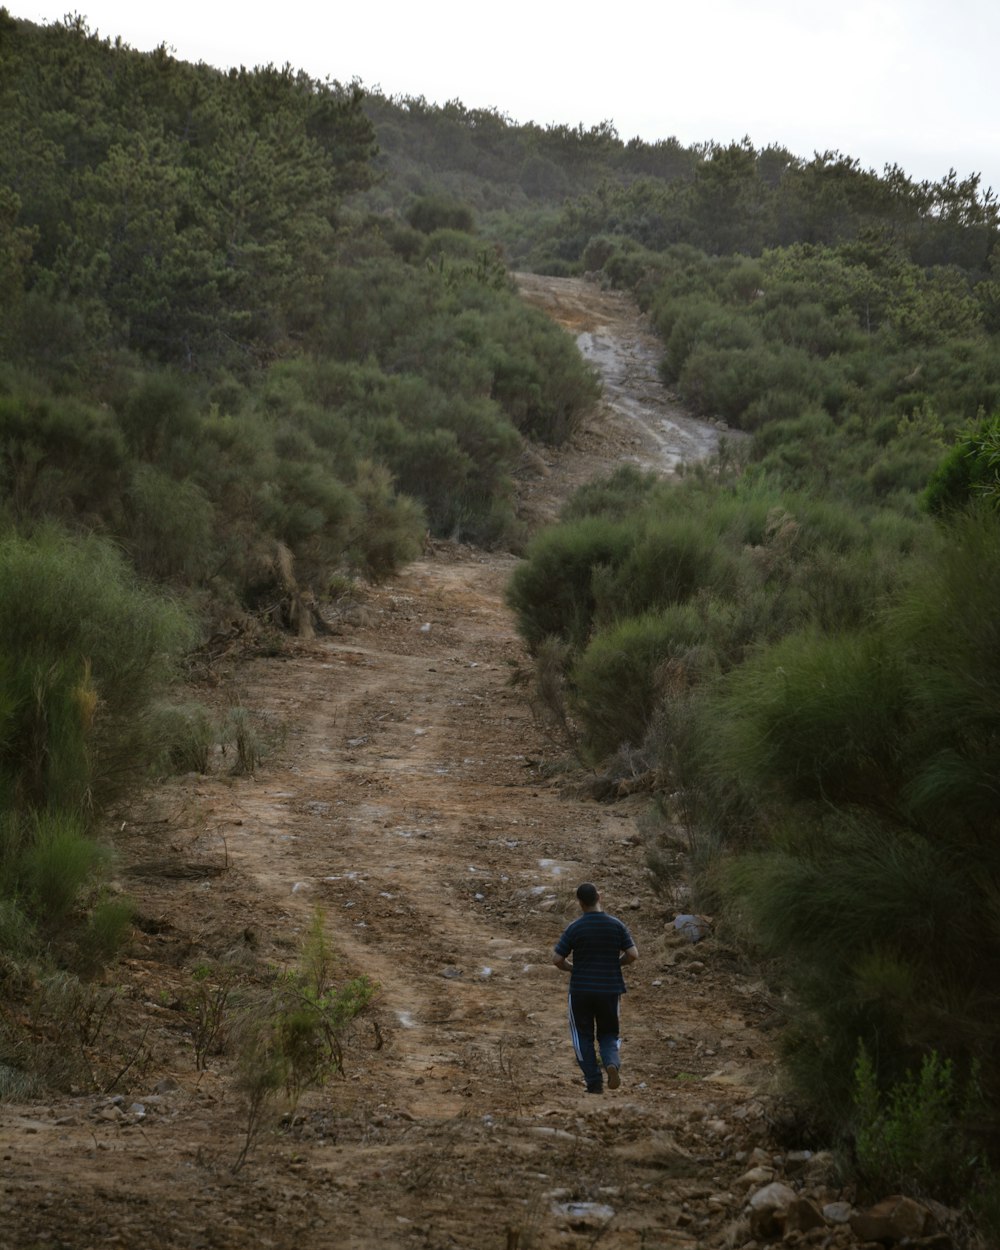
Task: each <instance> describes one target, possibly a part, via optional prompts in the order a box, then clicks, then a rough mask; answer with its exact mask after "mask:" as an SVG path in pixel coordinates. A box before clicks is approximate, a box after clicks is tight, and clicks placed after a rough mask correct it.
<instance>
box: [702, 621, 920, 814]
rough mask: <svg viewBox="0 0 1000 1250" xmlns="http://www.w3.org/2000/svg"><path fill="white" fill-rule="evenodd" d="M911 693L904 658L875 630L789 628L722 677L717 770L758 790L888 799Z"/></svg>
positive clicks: (715, 711)
mask: <svg viewBox="0 0 1000 1250" xmlns="http://www.w3.org/2000/svg"><path fill="white" fill-rule="evenodd" d="M908 693H909V691H908V683H907V670H906V665H905V662H904V660H903V658H902V657H901V656H899V655H898V653H896V652H895V651H894V650H893V649H891V648H890V647H889V646H887V645H886V643H885V642H884V641H883V640H882V639H881V638H879V637H878V636H869V635H867V634H864V633H841V634H836V635H832V636H829V637H823V636H822V635H820V634H818V633H817V632H815V631H812V630H810V631H808V632H806V633H799V634H793V635H790V636H789V637H787V638H784V639H782V640H781V641H779V642H776V643H775V644H774V645H773V646H771V647H769V648H767V649H766V650H765V651H762V652H761V654H760V655H758V656H755V657H754V658H752V659H750V660H748V661H747V662H746V663H744V664H743V665H742V666H741V667H740V668H739V669H737V670H734V671H733V672H732V673H731V674H729V676H728V677H727V678H726V679H725V681H724V683H723V686H722V689H721V692H720V695H719V702H718V704H717V705H715V706H713V708H712V712H711V718H712V723H713V731H712V739H713V742H714V750H715V757H716V768H717V769H718V771H719V772H724V773H732V774H734V775H738V776H741V777H743V778H744V779H745V780H746V782H747V784H749V785H751V786H752V787H754V788H755V789H757V790H758V791H759V792H760V793H761V795H763V794H765V793H767V792H768V791H774V790H775V789H777V790H778V791H779V792H780V793H781V794H783V795H784V796H785V797H786V798H787V799H790V800H793V801H794V800H801V799H808V800H811V801H813V802H817V803H819V802H835V803H850V802H861V803H866V804H869V805H874V804H877V803H879V802H880V801H889V800H891V798H892V796H893V795H894V794H895V786H896V785H897V784H898V779H899V771H898V770H899V751H900V737H901V734H902V730H903V720H904V715H905V712H906V708H907V701H908Z"/></svg>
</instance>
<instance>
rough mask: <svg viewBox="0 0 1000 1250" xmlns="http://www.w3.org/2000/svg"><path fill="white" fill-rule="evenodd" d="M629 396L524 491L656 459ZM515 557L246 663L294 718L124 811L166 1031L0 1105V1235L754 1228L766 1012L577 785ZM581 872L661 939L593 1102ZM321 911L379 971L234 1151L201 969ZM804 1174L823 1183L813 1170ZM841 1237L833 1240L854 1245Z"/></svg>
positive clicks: (557, 488)
mask: <svg viewBox="0 0 1000 1250" xmlns="http://www.w3.org/2000/svg"><path fill="white" fill-rule="evenodd" d="M550 291H551V292H552V296H553V298H554V297H555V296H558V297H559V298H560V299H563V300H565V299H567V298H569V294H570V292H569V291H568V289H567V288H564V287H558V288H557V287H555V286H554V287H552V288H550ZM592 293H593V295H594V297H595V299H597V300H598V303H597V304H596V305H594V306H593V307H592V310H591V313H590V314H589V316H590V324H589V325H584V324H580V325H579V326H578V332H579V333H587V334H590V335H591V336H592V338H593V341H595V342H596V341H597V340H598V338H599V337H600V336H601V335H602V334H604V330H602V328H601V327H602V326H603V325H604V324H605V322H606V320H607V319H606V318H604V317H603V313H602V308H601V305H600V302H599V301H600V299H606V298H607V297H603V296H601V295H600V293H599V292H596V291H592ZM585 296H586V291H585V288H583V287H582V286H581V287H580V288H579V289H576V288H574V292H573V298H574V299H576V300H583V299H584V298H585ZM575 315H576V314H575ZM619 315H622V316H624V314H623V313H621V310H620V309H619ZM580 316H581V317H582V314H580ZM628 419H629V418H628V414H627V413H626V414H624V415H623V414H622V413H620V412H619V413H617V414H609V413H608V411H607V410H603V411H602V412H600V413H596V414H595V415H594V418H593V420H592V421H591V423H590V425H589V426H588V428H587V429H586V430H585V431H583V432H582V434H581V436H580V438H579V439H578V440H577V446H576V447H575V448H573V449H570V450H568V451H566V452H561V453H558V455H553V456H549V457H546V463H545V464H543V465H540V466H539V467H538V470H537V473H536V475H535V478H534V479H533V480H532V481H530V482H528V483H526V488H527V487H530V488H531V489H530V490H528V489H526V494H528V495H530V494H531V492H532V491H534V492H535V496H534V497H535V500H536V510H538V508H540V505H538V504H537V500H538V498H539V497H540V496H541V495H542V494H543V493H544V495H545V497H546V498H547V499H548V500H549V504H550V506H551V504H552V501H555V500H557V499H558V498H559V497H560V496H563V495H565V493H566V492H567V490H568V489H569V488H570V487H571V486H572V485H573V484H574V482H575V481H576V480H582V479H583V478H584V477H586V476H587V475H588V473H589V471H591V469H592V468H593V467H597V466H599V465H600V464H601V462H602V457H603V467H604V468H606V467H607V464H608V459H609V456H610V457H615V456H619V455H621V454H622V451H623V448H627V447H629V446H633V444H631V443H630V442H629V440H632V439H636V440H638V450H636V455H639V454H640V453H641V455H642V456H643V457H645V456H647V455H648V454H651V453H650V446H651V445H650V443H649V442H648V441H647V433H644V432H642V431H640V432H639V433H636V432H635V431H634V430H630V429H629V427H628V426H627V424H625V422H627V420H628ZM706 437H710V436H709V435H708V434H707V432H706ZM653 447H654V450H655V440H654V444H653ZM514 565H515V560H514V557H512V556H504V555H495V554H490V555H486V554H483V553H479V552H476V551H474V550H470V549H467V548H461V547H458V546H452V545H441V546H439V547H438V548H436V549H435V550H434V551H432V552H429V553H428V554H427V556H426V558H425V559H423V560H421V561H420V562H419V563H417V564H415V565H413V566H412V567H411V568H409V569H408V570H407V571H406V572H405V573H404V574H403V575H402V576H400V577H398V578H396V579H395V580H394V581H393V582H392V583H390V584H389V585H387V586H384V587H381V588H376V589H371V590H368V591H366V592H365V593H364V595H363V596H362V598H361V600H360V601H359V602H358V603H356V604H355V605H353V607H352V608H351V610H350V611H345V612H342V613H340V614H339V615H338V616H337V618H336V619H334V620H332V622H331V624H332V627H333V629H334V630H335V631H336V632H335V633H333V634H332V635H331V636H329V637H324V638H322V639H319V640H317V641H314V642H303V643H293V644H290V645H289V648H288V650H287V652H286V653H285V654H283V655H280V656H276V657H270V658H258V659H255V660H252V661H250V662H248V663H245V664H241V665H240V666H239V667H238V669H236V670H234V671H233V672H231V673H229V674H227V682H228V683H229V685H228V686H227V687H225V689H226V690H233V691H235V692H236V693H237V694H238V695H239V697H240V699H241V702H242V704H243V706H244V708H245V709H247V710H248V712H249V713H251V714H252V715H253V717H254V718H255V719H256V723H257V724H258V726H259V727H260V729H261V732H262V733H263V734H265V736H266V735H267V734H268V733H269V732H272V731H273V732H274V734H275V735H277V730H278V728H279V727H281V728H282V736H283V741H282V742H281V744H280V745H279V746H278V747H277V748H276V750H275V753H274V754H273V756H272V757H271V758H270V759H269V760H267V761H266V762H265V763H263V764H262V765H261V766H260V768H259V769H258V771H257V773H256V775H255V776H254V777H252V778H247V777H243V778H236V777H233V776H231V775H230V774H229V772H228V771H227V766H228V765H229V764H230V763H231V762H232V761H231V756H226V757H225V758H224V759H220V760H219V761H218V767H217V769H216V770H215V772H213V773H212V774H211V775H209V776H207V777H202V776H194V775H191V776H188V777H185V778H182V779H180V780H178V781H176V782H173V783H170V784H168V785H166V786H164V787H163V788H162V789H161V790H160V791H158V793H157V794H156V795H155V796H154V797H153V799H152V800H151V802H150V804H149V807H148V808H147V809H144V810H143V811H142V812H139V813H133V814H132V815H131V816H130V817H129V819H128V823H127V824H126V827H125V829H124V830H123V831H121V833H120V837H119V845H120V847H121V852H122V868H121V878H122V882H123V884H124V885H125V886H126V887H127V888H128V890H129V892H130V893H131V895H132V896H133V897H134V898H135V899H136V900H137V903H138V906H139V911H140V924H139V928H138V929H137V932H136V935H135V940H134V941H133V943H132V947H131V950H130V952H129V958H128V959H127V961H126V962H125V964H124V965H123V966H122V967H120V968H117V969H115V970H114V971H113V973H112V976H113V978H114V979H115V980H117V981H118V982H119V983H120V984H121V985H122V986H123V992H124V994H125V996H126V999H127V1002H128V1007H129V1015H130V1021H131V1024H132V1026H133V1027H134V1028H138V1027H140V1026H148V1033H147V1034H146V1043H145V1044H146V1047H147V1048H148V1051H149V1058H148V1061H146V1060H144V1061H143V1064H141V1065H140V1064H137V1065H136V1068H135V1070H134V1071H131V1072H130V1073H128V1074H126V1076H125V1077H124V1078H123V1079H122V1081H121V1082H120V1083H119V1086H118V1087H117V1089H118V1090H119V1091H121V1093H120V1094H119V1098H120V1101H119V1102H117V1103H116V1102H115V1101H114V1099H113V1097H112V1096H110V1095H108V1096H98V1095H94V1094H89V1093H88V1094H80V1095H79V1096H77V1097H73V1098H70V1097H67V1098H63V1099H61V1100H58V1101H50V1102H46V1103H44V1104H31V1105H23V1106H12V1105H9V1104H8V1105H6V1106H4V1107H3V1109H2V1111H0V1186H2V1188H0V1245H3V1246H4V1247H12V1248H13V1247H17V1248H18V1250H21V1248H26V1250H27V1248H31V1250H34V1248H35V1247H42V1246H45V1247H49V1246H59V1247H67V1248H71V1250H85V1248H87V1247H94V1248H95V1250H96V1247H98V1246H100V1247H106V1246H124V1247H129V1248H132V1247H134V1248H136V1250H139V1248H142V1250H195V1248H198V1250H201V1248H206V1250H207V1248H212V1250H245V1248H246V1247H249V1246H254V1247H266V1248H270V1247H280V1248H281V1250H285V1248H289V1250H290V1248H292V1247H295V1248H296V1250H325V1248H327V1247H345V1248H351V1250H374V1248H375V1247H394V1246H403V1247H422V1248H423V1247H426V1248H432V1247H433V1248H435V1250H437V1248H439V1247H440V1248H443V1247H456V1246H457V1247H470V1248H471V1247H476V1248H477V1250H531V1248H532V1247H534V1248H535V1250H541V1248H542V1247H546V1248H547V1247H557V1246H566V1247H581V1248H582V1247H585V1246H593V1245H595V1244H597V1243H598V1242H599V1243H600V1245H601V1246H602V1247H606V1248H608V1250H612V1248H613V1250H625V1248H633V1247H634V1248H638V1247H663V1248H669V1247H691V1248H694V1247H700V1248H703V1250H708V1248H710V1247H721V1246H723V1245H730V1246H742V1245H744V1244H750V1235H749V1232H748V1231H747V1228H746V1224H745V1222H743V1223H740V1222H739V1221H740V1220H741V1219H742V1217H741V1214H740V1213H741V1209H742V1207H743V1202H744V1197H745V1194H746V1192H747V1190H748V1188H750V1187H752V1186H754V1185H756V1186H758V1187H759V1185H760V1184H762V1183H763V1181H762V1179H761V1178H762V1177H763V1176H764V1173H765V1172H767V1171H768V1169H773V1168H774V1167H775V1156H776V1155H777V1154H779V1153H780V1152H781V1151H782V1150H783V1147H782V1146H779V1145H778V1144H776V1142H775V1141H774V1140H773V1138H772V1136H771V1133H770V1129H769V1120H768V1115H767V1113H766V1105H767V1104H766V1102H765V1101H762V1097H761V1094H762V1091H763V1089H764V1087H765V1085H766V1083H767V1081H768V1079H769V1074H770V1070H771V1046H770V1041H769V1036H770V1035H769V1034H768V1033H767V1032H766V1031H763V1030H762V1028H761V1025H762V1024H765V1025H766V1023H767V1022H768V1020H769V1019H770V1018H771V1016H772V1009H771V1005H770V1004H769V1002H768V1000H767V997H766V995H765V994H764V993H763V991H762V989H761V987H760V986H759V985H757V984H755V983H754V982H753V981H752V980H749V979H747V978H746V977H745V976H744V975H742V974H741V972H740V970H739V967H738V965H737V962H736V960H735V958H734V956H733V955H732V954H731V953H730V952H728V951H727V950H726V949H725V948H724V947H723V946H721V945H719V944H718V943H717V942H715V941H714V940H709V941H706V942H703V943H701V944H699V945H697V946H693V945H690V944H688V943H687V942H685V941H683V940H682V939H680V938H678V937H677V936H676V935H675V933H674V931H673V929H672V927H671V925H670V921H671V919H672V917H673V909H672V908H671V906H670V901H669V900H665V899H662V898H659V897H657V896H656V895H655V894H654V892H653V889H652V886H651V880H650V877H649V874H648V872H647V869H646V866H645V851H644V848H643V846H642V844H641V836H640V832H639V818H640V816H641V813H642V809H643V804H644V800H643V799H642V798H641V797H639V796H636V797H633V798H631V799H629V800H626V801H624V802H620V803H617V804H614V805H601V804H597V803H594V802H592V801H589V800H587V799H586V798H584V797H582V794H583V787H582V786H581V784H580V783H581V782H582V781H584V780H585V778H583V777H582V776H581V775H580V774H579V773H577V772H575V771H574V769H573V767H571V766H570V764H569V763H568V762H567V760H566V758H565V756H564V753H563V751H562V749H561V748H560V747H559V746H558V745H557V744H554V743H553V742H552V741H550V740H548V739H547V738H546V736H545V735H544V734H543V733H542V731H541V730H540V728H539V727H538V726H537V725H536V724H535V722H534V721H533V719H532V715H531V712H530V710H529V708H528V706H527V703H526V698H525V695H524V688H523V685H520V684H518V683H517V681H516V677H517V675H518V674H519V673H522V672H523V671H524V670H525V669H526V663H527V661H526V656H525V654H524V651H523V648H522V647H521V645H520V642H519V640H518V638H517V637H516V635H515V633H514V629H513V624H512V621H511V617H510V615H509V613H508V612H507V610H506V609H505V607H504V606H503V601H502V593H503V587H504V584H505V582H506V580H507V578H508V577H509V575H510V573H511V570H512V569H513V567H514ZM583 879H593V880H595V881H597V882H598V883H599V885H600V886H601V888H602V890H603V892H604V896H605V902H606V905H607V908H608V910H610V911H613V912H615V913H617V914H618V915H620V916H621V917H622V918H623V919H624V920H625V921H626V923H627V924H628V925H629V927H630V929H631V931H632V933H633V935H634V936H635V939H636V941H637V944H638V946H639V949H640V951H641V960H640V962H639V963H638V964H637V965H635V966H634V967H633V968H632V969H630V970H629V973H628V977H627V979H628V982H629V993H628V995H627V999H626V1007H625V1013H624V1021H623V1023H624V1039H625V1040H624V1050H623V1060H624V1068H623V1084H622V1088H621V1089H620V1090H618V1091H616V1092H615V1093H610V1092H609V1093H608V1094H606V1095H604V1096H603V1097H601V1098H593V1097H587V1096H585V1095H584V1093H583V1088H582V1084H581V1081H580V1077H579V1073H578V1071H577V1070H576V1067H575V1063H574V1061H573V1055H572V1051H571V1048H570V1044H569V1040H568V1037H567V1031H566V1025H565V1013H566V982H565V979H564V975H563V974H561V973H559V972H558V971H556V970H555V969H554V968H553V967H552V966H551V963H550V956H551V948H552V946H553V943H554V942H555V940H556V938H557V937H558V935H559V933H560V931H561V930H562V928H563V926H564V925H565V924H566V923H567V922H568V921H569V920H570V919H572V918H573V917H574V916H575V915H576V914H577V906H576V903H575V900H574V897H573V891H574V888H575V886H576V884H577V883H578V882H579V881H580V880H583ZM317 906H319V907H321V908H322V910H323V914H324V917H325V926H326V932H327V934H328V937H329V939H330V941H331V942H332V944H333V946H334V947H335V949H336V952H337V954H338V958H339V970H340V973H341V974H342V976H343V977H344V978H347V977H349V976H357V975H366V976H368V977H370V978H371V979H372V980H373V981H375V982H377V984H378V987H379V988H378V993H377V996H376V999H375V1002H374V1004H373V1006H372V1008H370V1009H369V1011H368V1012H367V1013H366V1014H365V1015H364V1016H362V1017H361V1018H360V1019H359V1020H358V1021H357V1022H356V1024H355V1026H354V1028H353V1030H352V1032H351V1035H350V1038H349V1042H348V1046H347V1049H346V1053H345V1060H344V1073H343V1077H342V1079H336V1080H334V1081H333V1083H332V1084H331V1085H330V1086H328V1087H327V1089H325V1090H324V1091H322V1092H319V1093H313V1094H310V1095H308V1096H307V1098H306V1099H305V1102H304V1103H303V1106H302V1108H301V1114H300V1116H299V1118H298V1120H297V1122H296V1123H295V1124H294V1125H293V1126H292V1127H290V1128H289V1127H287V1126H286V1127H285V1129H284V1130H283V1131H280V1132H273V1133H268V1134H267V1135H265V1136H264V1137H263V1138H262V1139H261V1141H260V1142H259V1143H258V1144H257V1146H256V1148H255V1149H254V1151H253V1153H252V1154H251V1155H250V1158H249V1161H248V1163H247V1165H246V1167H245V1168H243V1170H242V1171H240V1172H239V1173H238V1174H236V1175H234V1174H233V1173H232V1170H231V1167H232V1164H233V1162H234V1160H235V1158H236V1156H237V1155H238V1153H239V1149H240V1144H241V1140H242V1132H243V1125H244V1122H245V1116H244V1112H243V1104H242V1101H241V1098H240V1096H239V1095H238V1093H237V1091H236V1090H235V1088H234V1084H233V1080H232V1058H231V1055H229V1054H225V1053H224V1054H218V1055H215V1054H213V1055H210V1056H209V1060H208V1070H207V1071H206V1072H198V1071H196V1067H195V1054H194V1046H193V1044H192V1039H191V1014H190V1012H187V1011H185V1010H183V1009H182V1007H183V1005H184V1003H185V1002H188V1001H190V998H191V993H192V985H193V979H192V973H193V970H194V969H195V968H196V967H198V966H199V965H201V964H206V963H208V962H210V961H217V960H220V959H226V958H230V959H236V960H238V959H239V958H240V957H241V953H246V952H248V951H249V952H252V955H253V958H255V959H257V960H266V961H272V962H274V963H277V964H281V965H288V964H289V963H291V962H292V961H294V959H295V957H296V952H297V951H298V950H299V949H300V947H301V943H302V940H303V937H304V934H305V932H306V930H307V929H308V926H309V923H310V919H311V917H312V916H313V915H314V914H315V909H316V908H317ZM122 1095H123V1096H122ZM788 1144H789V1143H785V1145H788ZM790 1144H791V1145H795V1144H796V1143H794V1142H793V1143H790ZM754 1166H756V1167H757V1168H758V1169H761V1168H763V1169H764V1171H760V1170H758V1173H757V1175H756V1180H755V1181H750V1182H748V1181H746V1180H740V1178H741V1177H743V1176H744V1174H746V1173H748V1171H749V1170H750V1169H751V1168H752V1167H754ZM797 1166H801V1167H806V1166H809V1167H817V1168H819V1171H817V1172H816V1173H815V1175H814V1176H813V1178H812V1182H813V1183H815V1184H817V1185H818V1184H821V1183H825V1182H824V1180H823V1175H822V1172H823V1165H822V1164H821V1163H820V1164H817V1162H816V1161H815V1160H813V1161H811V1162H810V1163H809V1164H808V1165H807V1164H806V1163H805V1162H804V1160H801V1159H800V1160H799V1161H798V1164H797ZM781 1167H786V1168H788V1169H790V1167H791V1163H790V1161H789V1159H782V1158H779V1159H778V1168H779V1173H778V1174H780V1169H781ZM824 1193H825V1195H826V1196H827V1197H830V1198H832V1197H836V1196H837V1194H836V1191H835V1190H834V1189H827V1190H825V1191H824ZM734 1222H735V1224H734ZM834 1236H835V1235H834V1233H833V1232H830V1233H829V1237H830V1240H829V1241H828V1242H826V1243H822V1244H836V1245H838V1246H843V1245H848V1244H851V1243H850V1242H849V1241H848V1240H845V1238H844V1236H839V1239H837V1240H834ZM753 1244H756V1243H753Z"/></svg>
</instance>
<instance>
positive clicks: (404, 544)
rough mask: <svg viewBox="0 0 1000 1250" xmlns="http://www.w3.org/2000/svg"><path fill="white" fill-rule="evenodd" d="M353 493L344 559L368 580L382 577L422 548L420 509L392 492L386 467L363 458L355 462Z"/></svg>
mask: <svg viewBox="0 0 1000 1250" xmlns="http://www.w3.org/2000/svg"><path fill="white" fill-rule="evenodd" d="M354 493H355V496H356V498H357V500H358V515H357V520H356V522H355V526H354V529H353V532H352V534H351V536H350V538H349V541H348V559H349V561H350V563H351V565H352V566H353V567H354V568H356V569H357V570H358V571H359V572H361V573H363V574H364V576H365V577H367V578H368V579H369V580H370V581H373V582H380V581H384V580H385V578H387V577H389V576H390V575H391V574H392V573H394V572H395V571H396V570H397V569H398V568H399V567H400V566H401V565H403V564H406V563H407V562H408V561H410V560H414V559H416V557H417V556H418V555H419V554H420V552H421V550H422V549H423V539H424V535H425V533H426V525H427V523H426V518H425V516H424V512H423V509H422V508H421V507H420V505H419V504H418V503H416V502H415V501H414V500H413V499H409V498H407V497H406V496H405V495H397V494H396V492H395V490H394V489H393V483H392V477H391V475H390V473H389V471H388V470H387V469H384V468H382V467H381V466H380V465H376V464H372V463H370V462H367V461H363V462H362V463H361V464H360V465H359V466H358V478H357V481H356V482H355V486H354Z"/></svg>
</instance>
